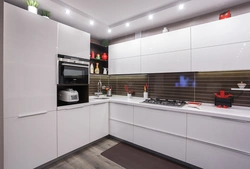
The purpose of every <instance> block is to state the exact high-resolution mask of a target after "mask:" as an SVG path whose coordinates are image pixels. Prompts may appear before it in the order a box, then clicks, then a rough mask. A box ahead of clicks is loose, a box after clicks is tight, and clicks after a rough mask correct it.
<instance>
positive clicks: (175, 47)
mask: <svg viewBox="0 0 250 169" xmlns="http://www.w3.org/2000/svg"><path fill="white" fill-rule="evenodd" d="M181 50H190V27H189V28H185V29H180V30H177V31H172V32H167V33H163V34H158V35H154V36H149V37H145V38H142V39H141V55H151V54H157V53H166V52H173V51H181Z"/></svg>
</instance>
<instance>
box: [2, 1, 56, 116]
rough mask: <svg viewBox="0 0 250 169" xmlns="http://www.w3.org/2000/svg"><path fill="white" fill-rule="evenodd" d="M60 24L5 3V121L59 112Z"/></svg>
mask: <svg viewBox="0 0 250 169" xmlns="http://www.w3.org/2000/svg"><path fill="white" fill-rule="evenodd" d="M56 46H57V23H56V22H54V21H52V20H49V19H46V18H44V17H41V16H39V15H34V14H32V13H30V12H28V11H26V10H23V9H21V8H18V7H15V6H12V5H10V4H8V3H4V117H5V118H9V117H17V116H18V115H20V114H26V113H33V112H40V111H51V110H56Z"/></svg>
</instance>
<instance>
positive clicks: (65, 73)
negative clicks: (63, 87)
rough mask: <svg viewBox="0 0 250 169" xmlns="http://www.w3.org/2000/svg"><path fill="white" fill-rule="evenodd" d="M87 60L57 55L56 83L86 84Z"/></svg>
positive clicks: (87, 80)
mask: <svg viewBox="0 0 250 169" xmlns="http://www.w3.org/2000/svg"><path fill="white" fill-rule="evenodd" d="M88 83H89V60H88V59H83V58H77V57H72V56H66V55H58V84H88Z"/></svg>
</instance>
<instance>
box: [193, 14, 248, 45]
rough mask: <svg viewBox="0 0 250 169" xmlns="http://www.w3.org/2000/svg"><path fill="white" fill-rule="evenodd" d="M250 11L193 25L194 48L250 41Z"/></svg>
mask: <svg viewBox="0 0 250 169" xmlns="http://www.w3.org/2000/svg"><path fill="white" fill-rule="evenodd" d="M249 20H250V13H247V14H243V15H239V16H235V17H232V18H228V19H223V20H218V21H215V22H210V23H206V24H202V25H198V26H193V27H191V41H192V48H203V47H208V46H218V45H224V44H232V43H239V42H245V41H250V22H248V21H249Z"/></svg>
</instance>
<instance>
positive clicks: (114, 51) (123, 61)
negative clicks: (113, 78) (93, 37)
mask: <svg viewBox="0 0 250 169" xmlns="http://www.w3.org/2000/svg"><path fill="white" fill-rule="evenodd" d="M140 42H141V40H140V39H136V40H132V41H128V42H123V43H119V44H115V45H111V46H109V74H110V75H112V74H137V73H141V57H140V44H141V43H140Z"/></svg>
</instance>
